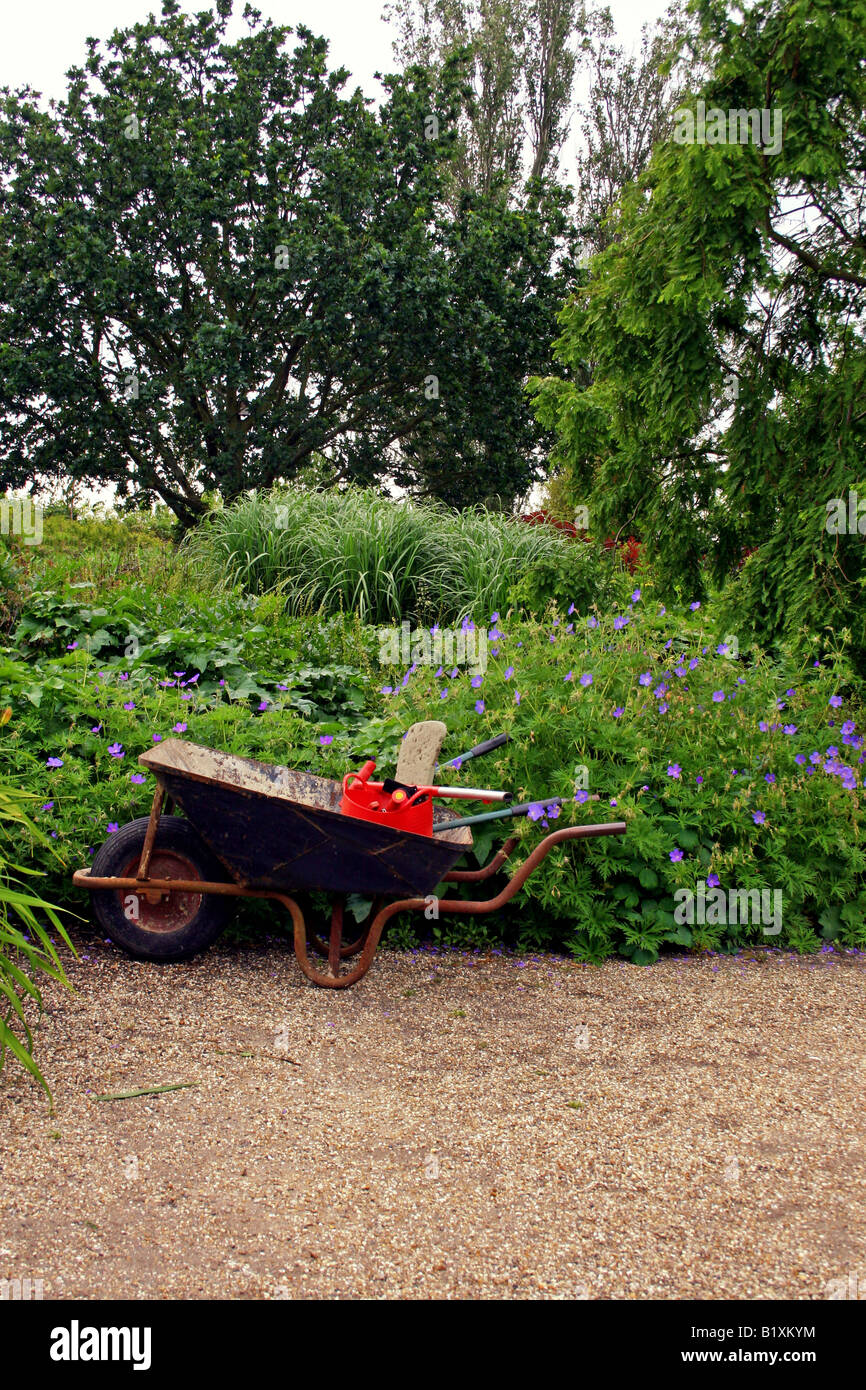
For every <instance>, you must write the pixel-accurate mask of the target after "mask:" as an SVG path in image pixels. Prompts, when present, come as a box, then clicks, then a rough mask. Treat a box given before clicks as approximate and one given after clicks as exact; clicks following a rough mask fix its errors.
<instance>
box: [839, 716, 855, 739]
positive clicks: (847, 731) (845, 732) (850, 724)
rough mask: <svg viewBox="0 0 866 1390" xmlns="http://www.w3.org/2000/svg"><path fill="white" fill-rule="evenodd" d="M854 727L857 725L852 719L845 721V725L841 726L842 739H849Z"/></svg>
mask: <svg viewBox="0 0 866 1390" xmlns="http://www.w3.org/2000/svg"><path fill="white" fill-rule="evenodd" d="M856 727H857V725H856V724H855V723H854V720H853V719H846V720H845V723H844V724H843V725H842V737H843V738H850V737H851V735H852V734H853V732H854V730H855V729H856Z"/></svg>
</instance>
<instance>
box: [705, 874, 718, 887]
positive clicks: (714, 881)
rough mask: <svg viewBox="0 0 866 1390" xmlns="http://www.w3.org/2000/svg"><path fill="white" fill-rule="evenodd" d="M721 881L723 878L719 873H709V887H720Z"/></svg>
mask: <svg viewBox="0 0 866 1390" xmlns="http://www.w3.org/2000/svg"><path fill="white" fill-rule="evenodd" d="M720 882H721V879H720V878H719V876H718V874H707V887H708V888H718V886H719V884H720Z"/></svg>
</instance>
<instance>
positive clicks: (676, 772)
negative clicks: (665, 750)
mask: <svg viewBox="0 0 866 1390" xmlns="http://www.w3.org/2000/svg"><path fill="white" fill-rule="evenodd" d="M682 773H683V770H682V768H681V767H680V765H679V763H669V764H668V777H674V778H676V780H677V781H679V779H680V777H682Z"/></svg>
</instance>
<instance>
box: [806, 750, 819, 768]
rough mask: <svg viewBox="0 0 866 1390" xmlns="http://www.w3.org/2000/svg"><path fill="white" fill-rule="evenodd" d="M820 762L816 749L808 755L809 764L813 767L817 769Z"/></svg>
mask: <svg viewBox="0 0 866 1390" xmlns="http://www.w3.org/2000/svg"><path fill="white" fill-rule="evenodd" d="M820 761H821V754H820V753H819V752H818V751H817V749H816V751H815V752H814V753H810V754H809V762H810V763H811V764H812V766H813V767H817V766H818V763H819V762H820Z"/></svg>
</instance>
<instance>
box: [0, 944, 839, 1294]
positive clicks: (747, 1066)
mask: <svg viewBox="0 0 866 1390" xmlns="http://www.w3.org/2000/svg"><path fill="white" fill-rule="evenodd" d="M79 944H80V949H81V952H82V955H81V959H80V960H79V961H77V962H75V963H73V965H72V967H71V969H70V976H71V979H72V981H73V983H74V985H75V991H76V992H75V993H74V994H72V995H70V994H68V993H66V992H64V991H63V990H61V989H60V988H58V987H55V986H54V985H51V986H50V988H49V989H48V990H47V992H46V1005H47V1012H46V1015H45V1018H44V1021H43V1024H42V1026H41V1027H40V1029H39V1032H38V1054H39V1059H40V1061H41V1064H42V1067H43V1068H44V1071H45V1074H46V1076H47V1077H48V1078H49V1080H50V1083H51V1086H52V1089H53V1094H54V1113H53V1114H51V1113H49V1109H48V1106H47V1103H46V1102H45V1100H44V1097H43V1096H42V1094H41V1093H40V1091H39V1090H38V1088H37V1087H36V1086H35V1085H34V1084H33V1083H32V1082H31V1081H30V1080H29V1079H28V1078H26V1077H25V1076H24V1075H23V1074H22V1073H21V1072H20V1070H17V1069H15V1070H13V1068H12V1067H11V1066H7V1068H6V1071H5V1073H4V1075H3V1078H2V1080H0V1113H2V1121H0V1165H2V1172H3V1180H2V1183H0V1194H2V1195H0V1278H4V1277H5V1278H20V1279H23V1278H30V1279H42V1281H43V1289H44V1296H45V1297H46V1298H48V1297H55V1298H66V1299H102V1298H110V1297H131V1298H141V1299H149V1298H175V1299H196V1298H240V1299H284V1298H308V1299H309V1298H344V1299H348V1298H381V1299H399V1298H409V1299H412V1298H437V1299H439V1298H441V1299H475V1298H502V1297H506V1298H526V1299H529V1298H532V1299H535V1298H557V1297H564V1298H575V1297H576V1298H582V1299H583V1298H585V1299H608V1298H614V1299H641V1298H668V1299H684V1298H701V1299H724V1298H731V1297H742V1298H749V1299H765V1298H777V1297H794V1298H801V1299H823V1298H827V1297H829V1296H831V1295H832V1294H833V1291H834V1289H835V1290H838V1289H840V1288H845V1287H849V1286H850V1280H851V1278H852V1277H853V1278H855V1279H856V1278H859V1279H860V1281H861V1282H860V1285H859V1287H860V1288H861V1289H862V1287H863V1286H864V1284H863V1281H864V1280H866V1247H864V1229H866V1223H864V1215H866V1178H864V1173H866V1165H864V1157H866V1117H864V1111H863V1105H862V1077H863V1064H864V1053H866V1032H864V1028H863V999H864V994H863V986H864V957H863V956H861V955H854V954H844V953H830V952H825V953H823V954H822V955H820V956H817V957H803V958H795V957H791V956H786V955H782V954H781V953H774V952H767V953H763V952H755V953H752V954H751V955H748V956H745V957H738V958H731V957H726V958H719V957H710V956H704V957H693V958H683V959H676V960H675V959H669V960H664V961H662V962H660V963H658V964H656V965H654V966H651V967H649V968H646V969H640V968H636V967H633V966H631V965H628V964H620V963H618V962H608V963H607V964H605V965H604V966H602V967H601V968H591V967H583V966H579V965H575V964H574V963H571V962H568V961H565V960H560V959H557V958H551V957H546V956H538V957H531V958H527V957H514V956H509V955H500V954H486V955H461V954H448V953H442V954H433V953H431V952H422V951H419V952H416V953H412V954H396V953H391V952H382V953H380V955H379V957H378V958H377V960H376V962H375V964H374V967H373V969H372V970H371V972H370V974H369V975H368V976H367V978H366V979H365V980H364V981H363V982H362V983H361V984H360V985H359V986H357V987H356V988H355V989H353V990H349V991H346V992H331V991H324V990H317V989H315V988H313V987H312V986H310V985H309V984H308V983H307V982H306V981H305V980H304V979H303V977H302V976H301V974H300V972H299V971H298V969H297V967H296V966H295V965H294V963H293V960H292V957H291V953H290V950H289V948H288V946H287V944H286V943H285V942H283V941H282V940H278V939H269V940H261V941H260V942H258V943H257V944H256V945H253V946H250V945H238V944H234V945H231V944H220V945H218V946H217V947H216V948H214V949H212V950H211V951H210V952H208V953H207V954H206V955H204V956H202V957H199V958H197V959H195V960H192V961H190V962H187V963H185V964H181V965H171V966H167V965H162V966H159V965H153V964H145V963H138V962H135V961H132V960H130V959H128V958H127V957H125V956H123V955H121V954H120V953H119V952H118V951H116V950H115V949H114V948H113V947H111V946H109V945H107V944H104V943H102V942H94V941H93V939H92V938H86V937H82V938H81V941H80V943H79ZM180 1084H183V1085H184V1086H185V1089H178V1090H163V1091H161V1092H159V1093H157V1094H145V1095H140V1096H137V1097H129V1098H126V1099H113V1100H108V1099H105V1098H104V1097H106V1096H117V1095H119V1094H126V1093H128V1092H130V1091H138V1090H142V1089H145V1088H153V1087H159V1086H163V1087H165V1086H169V1085H175V1086H177V1085H180ZM846 1281H847V1283H846ZM836 1296H837V1297H838V1296H839V1294H838V1292H837V1293H836Z"/></svg>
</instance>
